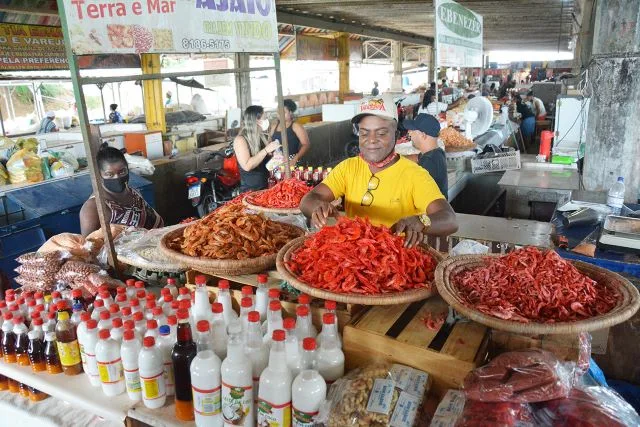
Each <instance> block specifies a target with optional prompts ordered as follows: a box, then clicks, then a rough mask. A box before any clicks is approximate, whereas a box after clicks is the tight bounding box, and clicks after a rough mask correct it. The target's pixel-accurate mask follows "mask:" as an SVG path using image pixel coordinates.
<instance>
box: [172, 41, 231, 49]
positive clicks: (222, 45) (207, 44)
mask: <svg viewBox="0 0 640 427" xmlns="http://www.w3.org/2000/svg"><path fill="white" fill-rule="evenodd" d="M182 48H183V49H212V50H228V49H230V48H231V43H230V42H229V40H224V39H182Z"/></svg>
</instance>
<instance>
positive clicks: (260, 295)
mask: <svg viewBox="0 0 640 427" xmlns="http://www.w3.org/2000/svg"><path fill="white" fill-rule="evenodd" d="M268 282H269V276H267V275H266V274H258V289H256V296H255V298H256V311H257V312H258V313H260V322H264V321H265V320H266V319H267V309H268V308H269V289H268V288H267V283H268Z"/></svg>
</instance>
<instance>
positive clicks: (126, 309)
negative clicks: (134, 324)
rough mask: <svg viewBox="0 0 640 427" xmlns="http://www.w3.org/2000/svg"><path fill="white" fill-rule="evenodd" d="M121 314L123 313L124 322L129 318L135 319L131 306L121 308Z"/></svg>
mask: <svg viewBox="0 0 640 427" xmlns="http://www.w3.org/2000/svg"><path fill="white" fill-rule="evenodd" d="M120 314H121V315H122V322H123V323H124V322H126V321H127V320H130V319H133V313H132V312H131V307H129V306H125V307H121V308H120Z"/></svg>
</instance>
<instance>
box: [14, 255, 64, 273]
mask: <svg viewBox="0 0 640 427" xmlns="http://www.w3.org/2000/svg"><path fill="white" fill-rule="evenodd" d="M70 257H71V254H70V253H69V252H67V251H51V252H45V253H42V252H28V253H26V254H22V255H20V256H19V257H18V258H16V261H18V262H19V263H20V264H22V265H23V266H37V267H51V268H58V269H59V268H60V266H61V265H62V263H63V262H64V261H65V260H66V259H68V258H70Z"/></svg>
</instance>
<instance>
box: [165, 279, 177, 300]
mask: <svg viewBox="0 0 640 427" xmlns="http://www.w3.org/2000/svg"><path fill="white" fill-rule="evenodd" d="M164 289H169V292H170V293H171V296H172V297H174V298H177V297H178V281H177V280H176V279H175V278H173V277H169V278H168V279H167V284H166V285H165V287H164Z"/></svg>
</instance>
